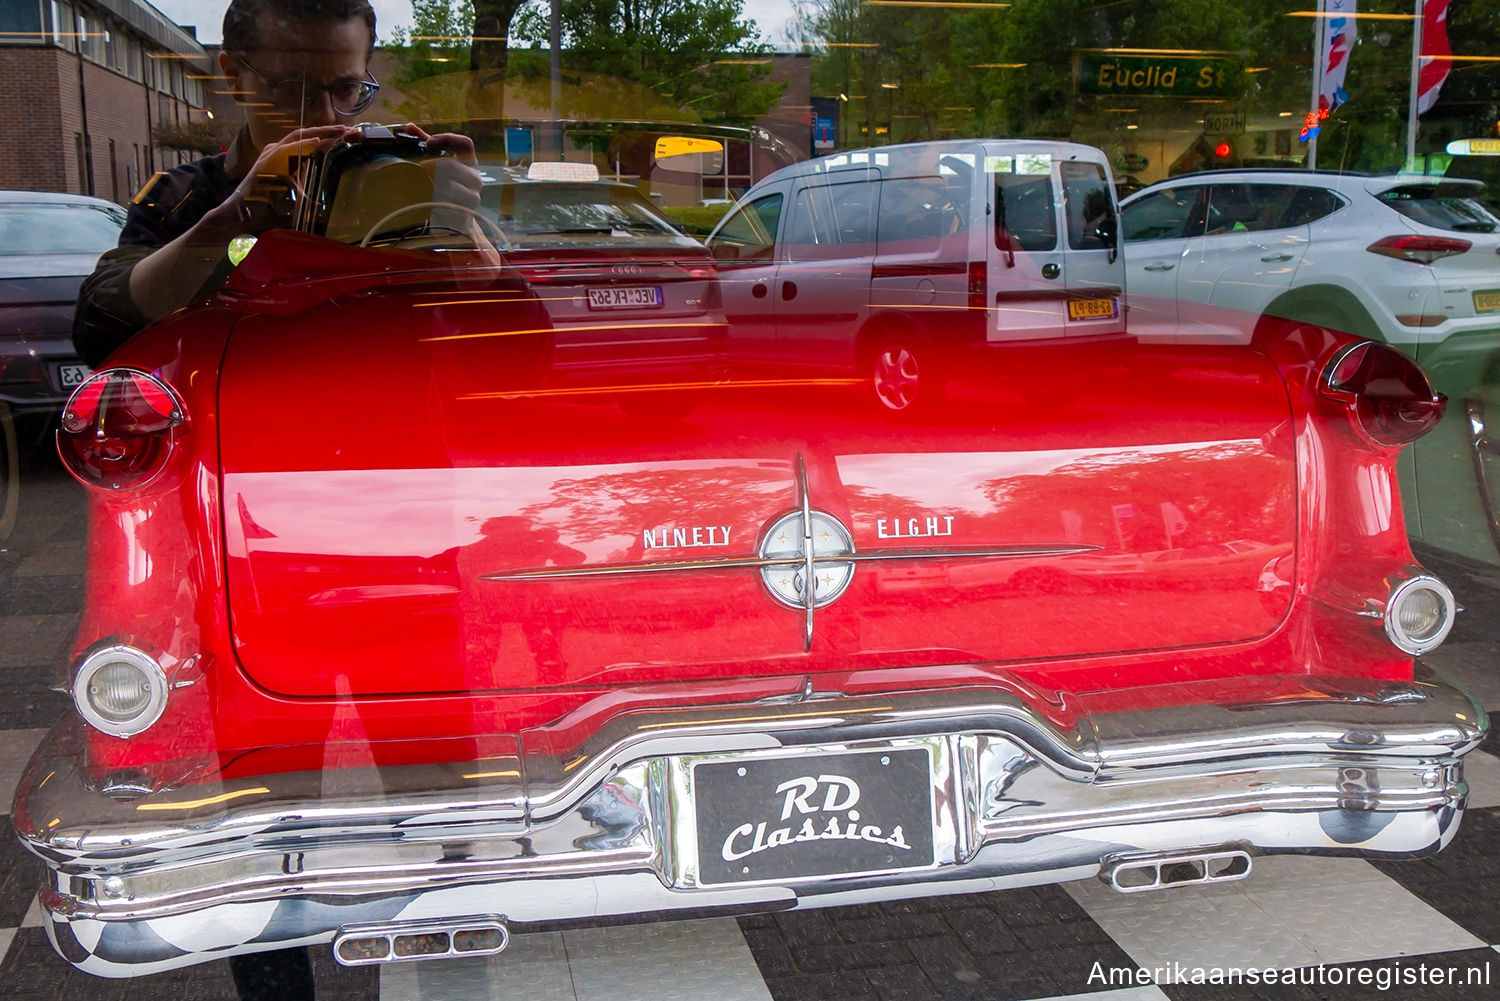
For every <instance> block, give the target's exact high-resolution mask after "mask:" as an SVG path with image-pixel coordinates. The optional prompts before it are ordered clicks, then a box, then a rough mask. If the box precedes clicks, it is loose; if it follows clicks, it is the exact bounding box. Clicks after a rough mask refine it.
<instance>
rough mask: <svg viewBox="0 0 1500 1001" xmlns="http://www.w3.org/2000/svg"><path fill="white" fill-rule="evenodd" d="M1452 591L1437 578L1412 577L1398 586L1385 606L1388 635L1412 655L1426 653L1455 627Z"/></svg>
mask: <svg viewBox="0 0 1500 1001" xmlns="http://www.w3.org/2000/svg"><path fill="white" fill-rule="evenodd" d="M1455 611H1456V609H1455V607H1454V604H1453V592H1452V591H1450V590H1448V586H1447V585H1446V584H1444V583H1443V582H1442V581H1440V580H1438V579H1437V578H1436V577H1425V576H1424V577H1412V578H1410V579H1408V580H1404V581H1402V582H1401V583H1400V584H1398V585H1396V589H1395V590H1394V591H1392V592H1391V597H1390V601H1388V602H1387V603H1386V606H1385V632H1386V635H1387V636H1389V637H1390V638H1391V642H1392V643H1394V644H1396V646H1397V647H1398V648H1399V649H1401V650H1402V651H1404V652H1406V653H1410V654H1423V653H1427V652H1428V651H1429V650H1433V649H1435V648H1436V647H1437V646H1438V644H1440V643H1442V642H1443V640H1445V639H1447V637H1448V631H1449V630H1450V629H1452V628H1453V615H1454V612H1455Z"/></svg>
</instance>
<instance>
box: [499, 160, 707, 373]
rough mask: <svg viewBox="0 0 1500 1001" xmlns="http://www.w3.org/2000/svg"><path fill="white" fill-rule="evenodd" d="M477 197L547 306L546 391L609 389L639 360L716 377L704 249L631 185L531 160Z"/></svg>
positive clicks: (509, 256) (510, 258)
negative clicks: (522, 170)
mask: <svg viewBox="0 0 1500 1001" xmlns="http://www.w3.org/2000/svg"><path fill="white" fill-rule="evenodd" d="M496 171H497V172H498V173H501V174H502V175H505V174H507V172H506V171H503V170H499V169H498V168H497V169H496ZM481 206H482V210H484V211H486V212H487V213H492V214H493V215H494V217H495V218H496V219H497V221H498V224H499V226H500V229H501V231H502V235H503V236H504V237H505V238H506V240H507V241H508V243H507V246H506V247H505V251H504V254H505V260H506V262H507V263H508V264H510V265H512V266H514V267H515V268H516V269H517V271H518V273H520V274H521V275H523V276H524V277H525V278H526V280H527V281H528V282H529V283H530V284H531V286H532V288H533V289H534V291H535V292H536V295H537V298H538V300H539V301H541V302H542V303H543V304H544V305H545V308H546V310H547V315H548V318H549V320H550V326H551V331H552V336H553V339H554V346H553V359H552V374H551V377H550V379H549V386H550V388H552V389H555V390H558V391H565V390H567V389H569V388H572V389H583V388H586V387H590V386H593V387H609V386H615V387H619V386H620V385H621V384H622V383H630V382H632V381H634V378H635V376H636V375H638V374H639V372H638V370H639V367H640V365H641V364H642V362H643V360H645V359H649V360H650V365H651V367H652V369H653V371H654V372H655V373H656V374H657V375H659V376H661V377H662V378H665V379H667V380H670V381H674V382H678V383H682V384H690V385H691V384H696V383H700V382H705V381H712V380H713V379H716V378H722V377H723V375H724V373H725V371H726V370H727V368H728V362H727V347H726V344H727V329H726V325H725V322H724V316H723V307H722V297H721V295H720V291H719V278H718V271H717V268H716V267H715V265H714V262H713V258H712V257H711V256H710V255H709V253H708V251H707V249H706V248H704V247H703V245H702V244H700V243H699V242H698V241H696V240H694V239H692V238H691V237H688V236H686V235H685V234H683V233H682V232H681V231H680V230H679V229H677V228H676V227H675V226H674V225H673V224H672V223H671V222H669V221H668V220H667V219H666V217H665V216H663V215H662V214H661V212H660V211H659V210H658V209H657V208H656V207H655V206H653V205H652V204H651V203H650V202H649V201H647V200H646V199H645V198H644V197H643V196H642V195H641V193H640V191H639V190H638V189H636V188H633V187H630V186H628V185H625V184H619V183H613V182H610V181H606V180H601V179H600V177H599V174H598V171H597V170H594V169H593V168H592V167H590V166H588V165H585V164H549V163H536V164H533V165H532V167H531V168H530V170H529V171H528V172H527V175H526V176H525V177H524V178H522V177H519V176H517V177H514V178H513V179H511V180H508V181H504V182H499V183H495V184H492V185H487V186H486V187H485V190H484V193H483V195H482V201H481Z"/></svg>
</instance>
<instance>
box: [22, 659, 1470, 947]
mask: <svg viewBox="0 0 1500 1001" xmlns="http://www.w3.org/2000/svg"><path fill="white" fill-rule="evenodd" d="M1256 681H1257V684H1255V685H1252V686H1251V687H1250V688H1249V689H1245V690H1252V691H1255V692H1257V693H1258V694H1257V696H1256V697H1255V698H1254V699H1251V700H1249V701H1244V702H1238V703H1230V702H1223V701H1219V702H1209V701H1207V696H1208V695H1210V694H1211V693H1213V692H1214V691H1215V690H1218V691H1221V692H1222V691H1231V690H1236V689H1235V686H1234V685H1232V684H1226V683H1225V682H1222V681H1220V682H1201V683H1188V684H1185V685H1174V686H1170V687H1164V688H1163V689H1161V690H1160V691H1152V690H1138V691H1137V692H1134V693H1131V695H1132V698H1131V700H1130V704H1132V705H1153V704H1156V705H1163V708H1156V709H1146V710H1140V709H1135V710H1130V711H1110V707H1111V706H1113V705H1116V704H1119V703H1118V702H1117V701H1116V700H1117V699H1118V698H1119V697H1120V695H1121V693H1118V692H1116V693H1103V694H1101V695H1097V696H1072V695H1065V694H1058V695H1052V696H1042V695H1039V694H1037V693H1029V692H1026V691H1025V689H1024V688H1023V687H1022V686H1020V685H1018V684H1009V683H1007V682H1006V681H1005V680H1004V679H1002V678H999V677H998V676H997V679H996V682H995V684H994V685H992V686H984V687H979V686H969V687H961V688H953V689H943V690H924V691H909V692H898V693H891V694H884V695H858V696H844V697H839V696H838V695H836V694H830V693H826V692H818V693H813V694H810V695H809V696H808V697H806V698H804V699H799V700H795V701H770V702H767V701H762V702H751V703H740V704H733V705H717V706H695V707H690V708H671V707H665V708H653V709H648V710H639V711H632V712H619V711H612V710H610V709H609V708H607V707H606V706H594V705H586V706H584V707H583V708H582V709H580V710H579V711H577V712H575V713H573V714H571V715H570V716H568V717H564V718H562V719H560V720H558V721H557V722H556V723H554V724H552V725H550V726H548V727H543V728H539V729H536V730H530V731H526V732H523V733H520V734H517V735H514V737H513V740H512V741H511V746H513V747H514V754H513V755H501V756H499V757H496V756H493V755H489V756H486V757H485V758H484V759H483V760H479V761H474V760H470V761H463V762H455V763H452V764H444V765H424V766H402V767H391V766H376V765H374V764H373V762H376V761H382V760H389V759H388V756H387V755H386V754H384V753H381V751H380V749H374V748H372V749H371V757H370V759H369V760H371V761H372V765H371V766H370V767H369V768H367V769H351V768H344V769H337V770H335V769H330V770H326V771H321V772H298V773H286V774H272V775H260V776H255V777H247V778H237V779H224V778H222V777H220V776H216V775H215V774H214V773H212V772H211V771H210V770H209V766H208V765H206V764H197V765H195V764H193V763H191V762H185V763H182V768H181V770H180V771H177V772H176V774H180V775H182V776H184V778H183V779H181V780H179V781H177V782H175V784H174V787H171V788H158V789H156V791H153V792H151V793H149V794H147V795H145V796H142V797H139V798H132V799H125V800H123V801H122V800H116V799H110V798H108V797H106V796H104V795H103V794H101V793H99V792H95V791H93V788H94V787H93V781H94V778H95V777H91V776H90V775H89V773H88V772H87V770H86V767H85V764H84V762H83V761H82V759H81V757H80V754H79V749H80V748H81V746H82V745H81V743H80V741H79V739H78V738H79V731H80V724H79V723H78V722H77V721H69V722H66V723H64V724H62V725H61V726H60V727H59V728H58V729H57V730H55V731H54V732H53V734H51V735H50V736H49V738H48V739H47V740H46V741H44V743H43V748H42V750H40V751H39V752H38V754H37V755H36V757H34V758H33V760H32V762H31V764H30V766H29V768H28V771H27V774H26V775H25V776H24V778H23V780H22V783H21V786H20V790H19V792H18V794H17V799H16V804H15V810H14V823H15V827H16V829H17V831H18V833H19V834H20V836H21V837H22V839H23V841H24V842H25V843H26V845H27V846H28V847H29V848H30V849H31V850H32V851H33V852H35V853H36V854H37V855H38V856H39V857H40V858H41V859H42V860H43V861H44V862H45V863H46V866H47V883H46V885H45V886H44V888H43V891H42V894H41V898H42V902H43V904H44V910H45V915H46V923H47V927H48V931H49V934H50V935H51V936H52V938H53V941H54V943H55V944H56V945H57V948H58V951H59V952H60V953H61V954H62V955H63V956H65V957H66V958H68V959H69V960H70V961H71V962H72V963H74V964H75V965H77V966H79V967H80V968H81V969H84V970H86V971H88V972H90V973H95V974H99V975H103V976H132V975H137V974H142V973H149V972H155V971H160V970H166V969H171V968H174V967H179V966H186V965H189V964H192V963H196V962H204V961H208V960H212V959H219V958H223V957H225V956H227V955H234V954H239V953H248V952H254V951H259V950H265V949H272V948H278V947H282V946H288V945H297V944H311V943H323V944H326V943H329V942H332V941H333V940H334V938H335V936H336V935H339V934H340V932H341V930H346V932H347V930H349V929H353V930H356V931H357V930H358V929H359V928H361V927H368V926H371V925H372V924H375V925H378V926H379V927H391V928H398V929H399V928H400V927H403V926H404V924H405V923H411V924H412V926H413V927H419V926H420V927H425V925H423V923H424V922H426V923H431V922H442V921H445V920H448V919H452V918H456V917H460V916H464V915H475V914H496V913H499V914H504V915H506V922H507V928H508V929H509V931H511V932H518V931H525V930H526V929H527V928H528V927H529V926H533V925H537V924H540V923H549V924H550V923H557V922H584V923H592V922H601V921H609V920H612V919H618V918H624V917H627V916H631V915H637V914H651V915H654V916H657V917H662V918H669V917H672V916H674V915H677V916H686V915H701V914H704V913H715V912H717V913H743V912H746V911H751V910H780V909H787V908H793V907H799V906H826V905H834V904H845V903H854V902H860V901H872V900H882V899H893V898H899V897H904V896H917V895H928V894H938V893H957V892H972V891H976V890H985V889H1001V888H1006V887H1012V886H1023V885H1032V884H1037V883H1046V882H1057V881H1062V880H1069V879H1080V878H1087V877H1092V876H1096V875H1099V874H1100V873H1101V872H1104V871H1114V870H1116V869H1117V868H1118V867H1119V865H1120V864H1121V862H1122V861H1126V862H1128V860H1131V859H1137V858H1141V857H1143V856H1152V855H1155V854H1160V853H1191V852H1202V853H1210V852H1211V853H1219V854H1222V853H1224V852H1226V851H1227V852H1243V853H1245V854H1246V855H1247V856H1253V855H1255V854H1258V853H1275V852H1302V853H1309V852H1310V853H1326V854H1361V855H1376V856H1382V855H1383V856H1408V855H1419V854H1424V853H1428V852H1431V851H1435V850H1437V849H1439V848H1440V847H1442V846H1443V845H1444V844H1446V843H1447V842H1448V841H1449V840H1450V839H1451V838H1452V837H1453V835H1454V834H1455V833H1456V830H1457V826H1458V823H1459V820H1460V818H1461V817H1462V814H1463V809H1464V802H1465V797H1466V794H1467V786H1466V785H1465V784H1464V781H1463V774H1462V760H1461V759H1462V756H1463V754H1465V753H1466V752H1467V751H1469V750H1471V749H1472V748H1473V747H1474V746H1476V745H1477V744H1478V743H1479V741H1480V740H1481V739H1483V736H1484V734H1485V732H1486V730H1487V728H1488V721H1487V718H1486V716H1485V714H1484V711H1483V709H1481V708H1480V707H1479V706H1478V705H1477V704H1476V703H1475V702H1474V701H1473V700H1472V699H1471V698H1470V697H1469V696H1468V695H1466V694H1465V693H1463V692H1461V691H1459V690H1457V689H1454V688H1452V687H1449V686H1448V685H1446V684H1444V683H1442V682H1440V681H1437V680H1435V679H1431V678H1425V677H1424V678H1419V679H1418V680H1416V681H1412V682H1404V683H1403V682H1375V681H1367V680H1358V679H1340V678H1319V679H1312V678H1307V677H1295V678H1287V679H1284V682H1285V683H1284V684H1282V685H1281V686H1279V687H1278V685H1277V684H1276V679H1256ZM1197 697H1202V698H1203V701H1198V702H1192V701H1190V700H1191V699H1193V698H1197ZM1184 700H1189V701H1186V702H1185V701H1184ZM909 748H921V749H923V751H924V753H925V754H926V755H927V757H925V758H924V759H923V760H929V761H930V762H931V766H930V769H929V772H928V778H929V780H930V785H931V790H930V791H931V804H932V806H931V812H932V821H933V827H932V839H931V843H932V848H933V859H934V861H933V862H932V864H931V865H925V866H923V867H920V868H913V869H905V870H900V871H895V870H892V871H888V872H886V871H882V872H876V873H874V874H870V873H866V874H864V875H860V876H801V877H796V878H789V879H782V880H774V879H773V880H756V881H746V882H744V883H734V884H728V885H724V884H717V885H712V886H706V885H703V881H702V879H701V878H700V870H699V866H700V859H699V853H698V845H697V844H696V830H697V828H696V826H695V819H694V797H695V788H694V785H693V782H694V779H693V768H694V766H695V765H702V764H704V763H717V762H726V761H727V762H741V763H744V764H746V765H750V766H751V767H754V766H755V763H756V762H762V761H766V760H771V759H787V761H788V762H789V765H790V766H792V767H795V766H796V765H797V764H798V759H800V758H807V759H810V760H811V762H812V764H814V765H816V764H818V760H817V756H818V755H830V754H842V755H843V756H844V759H845V760H847V758H848V757H849V752H857V751H865V750H869V751H872V752H873V753H877V754H878V752H880V751H891V752H892V755H891V756H895V754H896V752H900V751H901V750H902V749H909ZM346 759H347V758H346ZM822 760H824V761H827V760H834V759H828V758H824V759H822ZM816 770H817V769H816V768H813V769H809V770H808V772H807V773H808V774H815V773H816ZM741 774H743V770H742V771H741ZM789 803H790V801H789ZM790 809H791V807H790V805H788V807H787V810H790ZM707 850H709V849H705V851H707ZM725 858H729V856H728V855H727V854H726V855H725Z"/></svg>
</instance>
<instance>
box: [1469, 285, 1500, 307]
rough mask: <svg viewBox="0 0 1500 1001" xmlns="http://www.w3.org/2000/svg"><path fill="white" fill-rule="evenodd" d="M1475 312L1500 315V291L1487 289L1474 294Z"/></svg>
mask: <svg viewBox="0 0 1500 1001" xmlns="http://www.w3.org/2000/svg"><path fill="white" fill-rule="evenodd" d="M1474 312H1476V313H1500V289H1486V290H1485V291H1483V292H1475V293H1474Z"/></svg>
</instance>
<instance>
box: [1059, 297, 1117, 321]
mask: <svg viewBox="0 0 1500 1001" xmlns="http://www.w3.org/2000/svg"><path fill="white" fill-rule="evenodd" d="M1119 315H1120V301H1119V300H1118V299H1115V298H1114V297H1110V298H1108V299H1069V300H1068V319H1070V320H1102V319H1113V318H1114V317H1116V316H1119Z"/></svg>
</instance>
